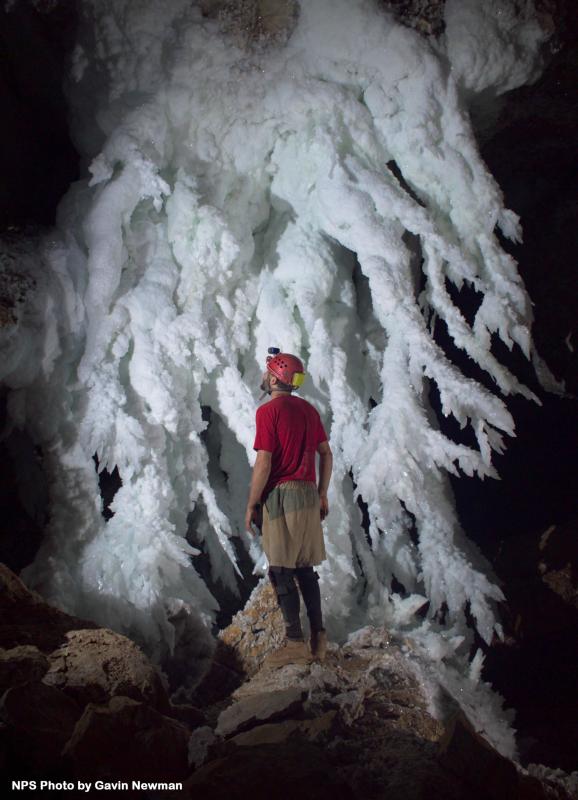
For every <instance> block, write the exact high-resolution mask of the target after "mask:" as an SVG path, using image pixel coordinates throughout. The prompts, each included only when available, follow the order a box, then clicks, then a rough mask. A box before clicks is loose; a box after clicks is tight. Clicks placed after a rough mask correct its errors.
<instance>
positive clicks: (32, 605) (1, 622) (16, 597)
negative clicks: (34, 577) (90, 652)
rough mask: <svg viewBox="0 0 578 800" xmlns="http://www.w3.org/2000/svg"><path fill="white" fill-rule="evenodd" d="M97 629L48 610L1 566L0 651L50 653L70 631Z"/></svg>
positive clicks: (42, 601)
mask: <svg viewBox="0 0 578 800" xmlns="http://www.w3.org/2000/svg"><path fill="white" fill-rule="evenodd" d="M80 628H83V629H96V628H98V625H96V624H95V623H93V622H89V621H88V620H82V619H78V618H77V617H72V616H70V614H65V613H64V612H63V611H59V609H57V608H54V607H53V606H50V605H49V604H48V603H47V602H46V601H45V600H43V599H42V597H41V596H40V595H39V594H37V593H36V592H33V591H31V590H30V589H28V588H27V587H26V586H25V585H24V583H23V582H22V581H21V580H20V578H19V577H18V576H17V575H15V574H14V573H13V572H12V571H11V570H10V569H8V567H7V566H6V565H5V564H0V647H4V648H6V649H11V648H13V647H17V646H18V645H33V646H34V647H37V648H38V649H39V650H41V651H42V652H43V653H51V652H52V651H53V650H55V649H56V648H57V647H58V646H59V645H60V644H62V643H63V642H64V641H65V638H66V634H67V633H68V632H69V631H73V630H77V629H80Z"/></svg>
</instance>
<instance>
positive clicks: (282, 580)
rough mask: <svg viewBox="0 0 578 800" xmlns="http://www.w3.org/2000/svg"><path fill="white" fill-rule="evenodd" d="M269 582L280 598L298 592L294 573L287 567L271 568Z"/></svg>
mask: <svg viewBox="0 0 578 800" xmlns="http://www.w3.org/2000/svg"><path fill="white" fill-rule="evenodd" d="M269 580H270V581H271V583H272V584H273V587H274V589H275V592H276V593H277V596H278V597H281V596H283V595H286V594H291V593H292V592H296V591H297V586H296V585H295V575H294V571H293V570H292V569H289V568H287V567H269Z"/></svg>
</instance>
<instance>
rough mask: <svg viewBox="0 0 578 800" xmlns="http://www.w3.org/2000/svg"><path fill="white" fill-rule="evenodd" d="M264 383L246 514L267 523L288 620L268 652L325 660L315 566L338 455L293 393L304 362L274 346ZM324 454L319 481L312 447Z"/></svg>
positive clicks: (321, 554)
mask: <svg viewBox="0 0 578 800" xmlns="http://www.w3.org/2000/svg"><path fill="white" fill-rule="evenodd" d="M269 352H270V353H273V354H274V355H269V356H268V357H267V369H266V371H265V372H264V374H263V382H262V384H261V389H262V390H263V391H265V392H267V394H269V395H270V400H269V401H268V402H267V403H264V404H263V405H262V406H259V408H258V409H257V413H256V428H257V430H256V436H255V444H254V446H253V447H254V449H255V450H256V451H257V460H256V462H255V466H254V468H253V477H252V480H251V488H250V492H249V501H248V503H247V512H246V515H245V527H246V528H247V530H248V531H249V533H251V534H252V535H253V530H252V528H251V523H255V524H256V525H257V526H258V527H260V526H261V523H262V534H263V549H264V551H265V554H266V556H267V559H268V561H269V578H270V580H271V583H272V584H273V587H274V589H275V593H276V596H277V601H278V603H279V607H280V609H281V612H282V614H283V618H284V620H285V627H286V641H285V644H284V646H283V647H282V648H281V649H280V650H278V651H277V652H275V653H273V654H272V655H270V656H268V657H267V659H265V663H266V664H267V665H268V666H272V667H275V666H282V665H283V664H289V663H308V662H309V661H311V657H313V658H315V659H318V660H323V659H324V658H325V653H326V649H327V634H326V632H325V628H324V627H323V619H322V611H321V593H320V591H319V575H318V574H317V573H316V572H315V570H314V569H313V567H314V566H315V565H317V564H320V563H321V562H322V561H324V560H325V558H326V553H325V543H324V541H323V530H322V528H321V520H322V519H325V517H326V516H327V514H328V511H329V505H328V502H327V489H328V486H329V479H330V478H331V470H332V466H333V456H332V454H331V449H330V447H329V443H328V441H327V434H326V433H325V430H324V428H323V424H322V422H321V418H320V416H319V413H318V412H317V410H316V409H315V408H314V407H313V406H312V405H311V404H310V403H308V402H307V401H306V400H303V399H301V398H300V397H295V396H294V395H293V392H294V391H295V389H297V388H298V387H299V386H300V385H301V384H302V383H303V379H304V377H305V373H304V369H303V364H302V362H301V361H300V360H299V359H298V358H297V357H296V356H293V355H290V354H289V353H280V352H279V351H278V350H277V348H270V349H269ZM316 452H317V453H319V483H318V485H316V473H315V453H316ZM295 579H297V582H298V583H299V588H300V589H301V594H302V595H303V600H304V602H305V606H306V608H307V616H308V618H309V626H310V629H311V638H310V649H308V648H307V645H306V643H305V641H304V638H303V631H302V629H301V622H300V618H299V611H300V599H299V591H298V589H297V585H296V583H295Z"/></svg>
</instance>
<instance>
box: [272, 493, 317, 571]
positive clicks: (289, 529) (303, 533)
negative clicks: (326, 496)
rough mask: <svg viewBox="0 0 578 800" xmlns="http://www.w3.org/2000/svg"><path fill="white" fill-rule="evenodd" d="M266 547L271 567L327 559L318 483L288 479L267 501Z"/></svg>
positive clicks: (311, 563)
mask: <svg viewBox="0 0 578 800" xmlns="http://www.w3.org/2000/svg"><path fill="white" fill-rule="evenodd" d="M262 532H263V550H264V551H265V555H266V556H267V559H268V561H269V566H271V567H293V568H295V567H314V566H315V565H316V564H321V562H322V561H324V560H325V558H326V557H327V556H326V553H325V542H324V541H323V529H322V528H321V516H320V513H319V493H318V492H317V486H316V485H315V484H314V483H311V482H309V481H286V482H285V483H280V484H279V485H278V486H275V487H274V488H273V489H271V491H270V492H269V495H268V496H267V500H266V501H265V503H264V505H263V528H262Z"/></svg>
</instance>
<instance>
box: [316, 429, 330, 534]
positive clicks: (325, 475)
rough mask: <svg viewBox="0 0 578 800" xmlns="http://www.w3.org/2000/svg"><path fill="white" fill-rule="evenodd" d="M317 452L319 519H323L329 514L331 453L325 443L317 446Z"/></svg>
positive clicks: (327, 443)
mask: <svg viewBox="0 0 578 800" xmlns="http://www.w3.org/2000/svg"><path fill="white" fill-rule="evenodd" d="M317 452H318V453H319V485H318V487H317V488H318V491H319V505H320V509H321V519H325V517H326V516H327V514H328V513H329V503H328V501H327V490H328V488H329V480H330V478H331V471H332V469H333V453H332V452H331V448H330V447H329V442H327V441H325V442H321V444H319V445H317Z"/></svg>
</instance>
